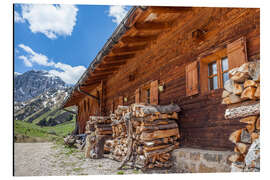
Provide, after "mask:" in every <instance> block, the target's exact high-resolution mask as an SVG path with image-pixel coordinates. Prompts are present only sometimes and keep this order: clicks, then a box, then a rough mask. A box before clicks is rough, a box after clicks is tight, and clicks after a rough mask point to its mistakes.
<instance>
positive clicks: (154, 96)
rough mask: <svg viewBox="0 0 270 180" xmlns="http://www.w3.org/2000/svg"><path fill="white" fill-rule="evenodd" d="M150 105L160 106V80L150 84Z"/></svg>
mask: <svg viewBox="0 0 270 180" xmlns="http://www.w3.org/2000/svg"><path fill="white" fill-rule="evenodd" d="M150 104H154V105H158V80H155V81H152V82H151V84H150Z"/></svg>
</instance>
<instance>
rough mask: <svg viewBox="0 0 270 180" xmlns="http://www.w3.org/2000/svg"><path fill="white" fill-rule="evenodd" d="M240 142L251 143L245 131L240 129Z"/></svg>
mask: <svg viewBox="0 0 270 180" xmlns="http://www.w3.org/2000/svg"><path fill="white" fill-rule="evenodd" d="M240 141H241V142H243V143H251V136H250V134H249V133H248V132H247V131H246V130H245V129H242V133H241V139H240Z"/></svg>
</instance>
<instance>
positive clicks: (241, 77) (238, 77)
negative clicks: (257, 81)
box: [231, 72, 249, 83]
mask: <svg viewBox="0 0 270 180" xmlns="http://www.w3.org/2000/svg"><path fill="white" fill-rule="evenodd" d="M248 78H249V75H248V73H246V72H236V73H235V74H234V75H233V76H232V77H231V80H232V81H234V82H238V83H243V82H245V80H247V79H248Z"/></svg>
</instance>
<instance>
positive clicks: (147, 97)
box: [146, 88, 150, 104]
mask: <svg viewBox="0 0 270 180" xmlns="http://www.w3.org/2000/svg"><path fill="white" fill-rule="evenodd" d="M146 102H147V103H148V104H150V88H148V89H146Z"/></svg>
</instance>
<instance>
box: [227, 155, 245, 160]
mask: <svg viewBox="0 0 270 180" xmlns="http://www.w3.org/2000/svg"><path fill="white" fill-rule="evenodd" d="M229 161H231V162H237V161H239V162H242V161H244V156H243V155H242V154H240V153H234V154H232V155H231V156H230V157H229Z"/></svg>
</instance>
